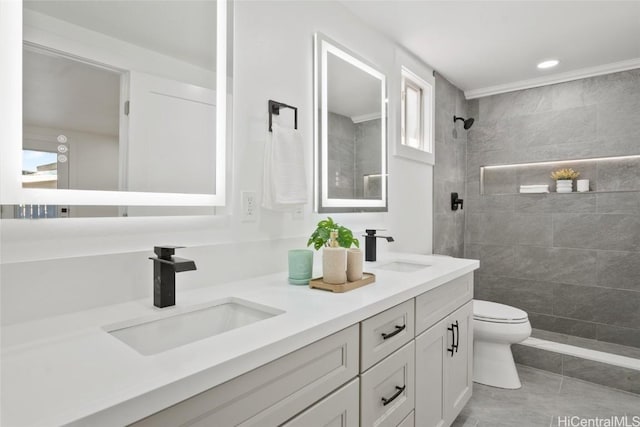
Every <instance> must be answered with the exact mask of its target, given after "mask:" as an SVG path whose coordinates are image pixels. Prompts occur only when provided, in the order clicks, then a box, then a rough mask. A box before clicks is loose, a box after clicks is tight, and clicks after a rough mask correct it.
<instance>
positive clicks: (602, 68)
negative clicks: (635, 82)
mask: <svg viewBox="0 0 640 427" xmlns="http://www.w3.org/2000/svg"><path fill="white" fill-rule="evenodd" d="M634 68H640V58H634V59H629V60H627V61H620V62H613V63H611V64H605V65H598V66H596V67H587V68H581V69H579V70H574V71H568V72H566V73H559V74H553V75H549V76H545V77H538V78H535V79H529V80H520V81H517V82H512V83H507V84H503V85H496V86H488V87H485V88H480V89H472V90H466V91H465V92H464V96H465V98H466V99H475V98H482V97H484V96H491V95H497V94H499V93H506V92H513V91H516V90H522V89H530V88H534V87H540V86H547V85H552V84H556V83H564V82H569V81H572V80H579V79H584V78H587V77H594V76H600V75H603V74H610V73H617V72H619V71H626V70H632V69H634Z"/></svg>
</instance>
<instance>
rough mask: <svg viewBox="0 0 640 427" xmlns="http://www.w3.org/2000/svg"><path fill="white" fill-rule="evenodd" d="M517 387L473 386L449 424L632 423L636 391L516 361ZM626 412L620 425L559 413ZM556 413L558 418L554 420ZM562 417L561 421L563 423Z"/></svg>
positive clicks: (639, 412)
mask: <svg viewBox="0 0 640 427" xmlns="http://www.w3.org/2000/svg"><path fill="white" fill-rule="evenodd" d="M517 367H518V372H519V374H520V380H521V381H522V388H521V389H519V390H504V389H499V388H494V387H488V386H485V385H482V384H475V383H474V384H473V395H472V396H471V400H470V401H469V403H468V404H467V405H466V406H465V407H464V409H463V410H462V412H461V413H460V415H459V416H458V418H457V419H456V420H455V422H454V423H453V425H452V426H453V427H549V426H551V427H559V426H570V425H621V426H625V425H629V426H631V425H634V424H633V420H634V418H633V417H634V416H636V417H639V418H637V419H638V420H640V395H636V394H632V393H626V392H623V391H619V390H615V389H611V388H608V387H605V386H601V385H597V384H592V383H589V382H585V381H581V380H578V379H575V378H568V377H565V376H562V375H558V374H553V373H551V372H546V371H542V370H539V369H534V368H530V367H527V366H522V365H518V366H517ZM625 415H626V416H627V423H626V424H625V423H623V424H586V423H585V424H579V423H578V424H571V421H569V420H567V418H565V417H578V419H576V420H578V421H579V419H593V418H596V417H599V418H600V419H602V418H611V417H619V419H620V418H621V417H624V416H625ZM559 417H560V418H559ZM564 420H567V422H566V423H564V422H563V421H564Z"/></svg>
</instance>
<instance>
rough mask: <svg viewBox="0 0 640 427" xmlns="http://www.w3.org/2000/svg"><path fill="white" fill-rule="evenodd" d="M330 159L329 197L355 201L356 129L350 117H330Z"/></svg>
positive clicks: (331, 114)
mask: <svg viewBox="0 0 640 427" xmlns="http://www.w3.org/2000/svg"><path fill="white" fill-rule="evenodd" d="M327 127H328V137H327V141H328V143H329V144H328V145H329V147H328V148H329V149H328V150H327V156H328V157H329V171H328V174H329V178H330V179H329V197H332V198H336V199H353V198H354V197H355V194H356V183H355V177H354V170H355V151H356V147H355V143H356V141H355V138H356V137H355V135H356V134H355V132H356V128H355V125H354V124H353V121H351V119H350V118H349V117H346V116H342V115H340V114H335V113H331V112H330V113H329V115H328V126H327Z"/></svg>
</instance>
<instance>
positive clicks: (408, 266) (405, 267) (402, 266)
mask: <svg viewBox="0 0 640 427" xmlns="http://www.w3.org/2000/svg"><path fill="white" fill-rule="evenodd" d="M427 267H431V266H430V265H428V264H420V263H417V262H409V261H393V262H390V263H387V264H383V265H380V266H377V267H375V268H377V269H379V270H389V271H398V272H400V273H413V272H414V271H420V270H422V269H425V268H427Z"/></svg>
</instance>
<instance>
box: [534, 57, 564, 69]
mask: <svg viewBox="0 0 640 427" xmlns="http://www.w3.org/2000/svg"><path fill="white" fill-rule="evenodd" d="M559 63H560V61H558V60H557V59H550V60H548V61H542V62H541V63H539V64H538V68H551V67H555V66H556V65H558V64H559Z"/></svg>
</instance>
